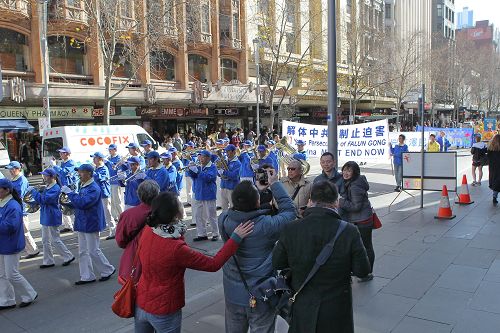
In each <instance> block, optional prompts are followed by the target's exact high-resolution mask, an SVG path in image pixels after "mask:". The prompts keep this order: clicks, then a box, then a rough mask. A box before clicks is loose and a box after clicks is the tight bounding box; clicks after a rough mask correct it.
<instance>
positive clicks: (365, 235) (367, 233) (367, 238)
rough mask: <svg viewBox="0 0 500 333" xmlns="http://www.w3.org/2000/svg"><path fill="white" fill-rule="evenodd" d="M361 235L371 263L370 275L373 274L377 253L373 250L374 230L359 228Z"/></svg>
mask: <svg viewBox="0 0 500 333" xmlns="http://www.w3.org/2000/svg"><path fill="white" fill-rule="evenodd" d="M358 230H359V234H360V235H361V241H362V242H363V245H364V246H365V249H366V254H367V255H368V260H369V261H370V267H371V270H370V273H372V272H373V263H374V262H375V251H374V250H373V244H372V230H373V229H372V228H358Z"/></svg>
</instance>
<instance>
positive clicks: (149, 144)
mask: <svg viewBox="0 0 500 333" xmlns="http://www.w3.org/2000/svg"><path fill="white" fill-rule="evenodd" d="M152 144H153V143H152V142H151V140H144V141H142V143H141V146H143V147H146V146H151V145H152Z"/></svg>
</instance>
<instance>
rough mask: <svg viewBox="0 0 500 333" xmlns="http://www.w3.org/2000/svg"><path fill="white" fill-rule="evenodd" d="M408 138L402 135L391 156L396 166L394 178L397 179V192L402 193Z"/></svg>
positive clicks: (392, 149) (392, 148)
mask: <svg viewBox="0 0 500 333" xmlns="http://www.w3.org/2000/svg"><path fill="white" fill-rule="evenodd" d="M405 140H406V137H405V136H404V135H403V134H400V135H399V137H398V144H397V145H395V146H394V147H392V145H391V156H392V158H393V164H394V176H395V177H396V188H395V189H394V191H395V192H401V188H402V185H403V153H406V152H408V146H407V145H406V144H405Z"/></svg>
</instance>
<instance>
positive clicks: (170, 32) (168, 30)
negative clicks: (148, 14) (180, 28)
mask: <svg viewBox="0 0 500 333" xmlns="http://www.w3.org/2000/svg"><path fill="white" fill-rule="evenodd" d="M163 33H164V34H165V36H167V37H170V38H177V36H178V33H177V28H176V27H174V26H169V25H165V28H164V29H163Z"/></svg>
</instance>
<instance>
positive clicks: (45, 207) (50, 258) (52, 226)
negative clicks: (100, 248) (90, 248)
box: [28, 168, 75, 269]
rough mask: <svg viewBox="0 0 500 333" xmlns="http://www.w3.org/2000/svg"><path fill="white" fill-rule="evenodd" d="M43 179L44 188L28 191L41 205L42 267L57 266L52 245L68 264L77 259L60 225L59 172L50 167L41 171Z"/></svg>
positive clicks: (64, 263)
mask: <svg viewBox="0 0 500 333" xmlns="http://www.w3.org/2000/svg"><path fill="white" fill-rule="evenodd" d="M40 174H41V175H42V177H43V181H44V183H45V185H46V186H47V187H46V188H45V189H44V190H42V191H38V190H36V189H35V188H33V187H30V188H28V191H29V192H30V193H31V195H32V196H33V200H34V201H35V202H36V203H38V204H39V205H40V224H41V225H42V244H43V262H42V265H40V268H42V269H43V268H49V267H54V266H55V261H54V253H53V251H52V245H54V247H55V248H56V250H57V252H58V253H59V255H60V256H61V257H62V258H63V264H62V265H63V266H68V265H69V264H71V263H72V262H73V261H74V260H75V256H74V255H73V253H71V251H70V250H68V248H67V247H66V245H65V244H64V243H63V241H62V240H61V236H60V235H59V226H60V225H61V224H62V212H61V208H60V207H59V195H60V194H61V187H60V185H59V184H58V183H57V173H56V172H55V170H54V169H52V168H49V169H45V170H44V171H42V172H40Z"/></svg>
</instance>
